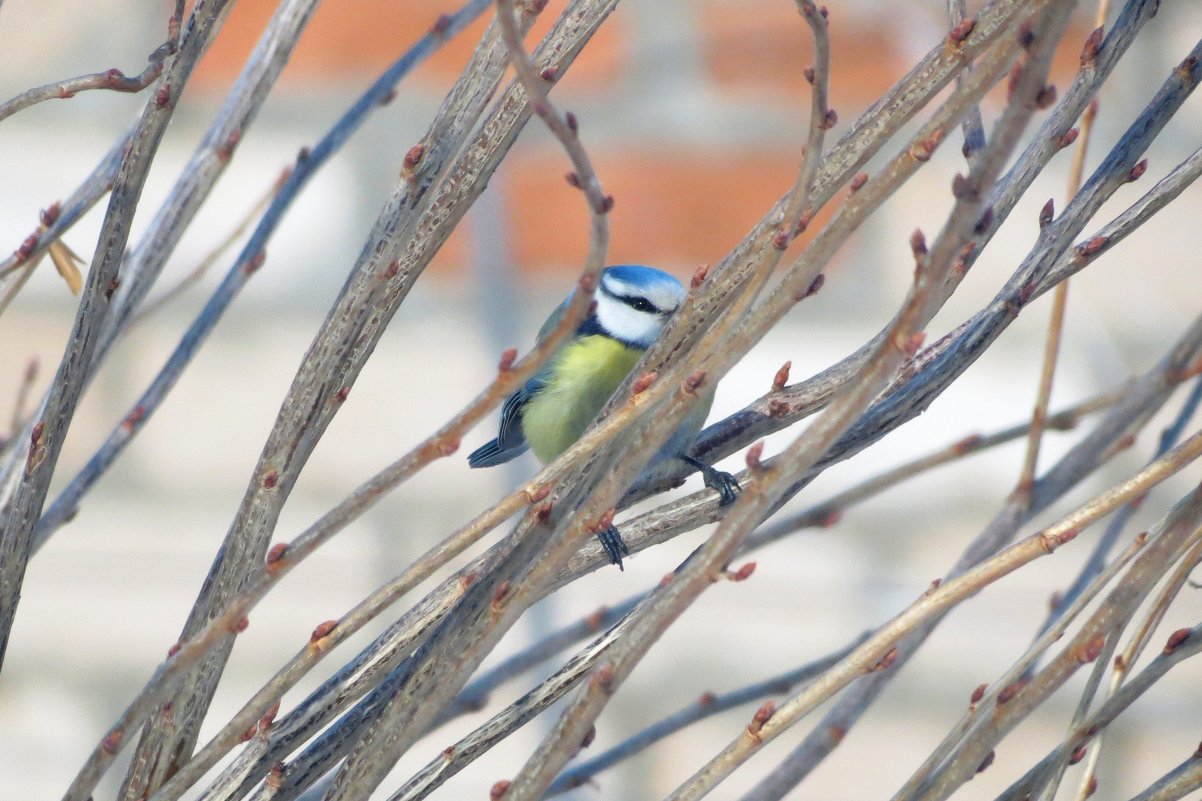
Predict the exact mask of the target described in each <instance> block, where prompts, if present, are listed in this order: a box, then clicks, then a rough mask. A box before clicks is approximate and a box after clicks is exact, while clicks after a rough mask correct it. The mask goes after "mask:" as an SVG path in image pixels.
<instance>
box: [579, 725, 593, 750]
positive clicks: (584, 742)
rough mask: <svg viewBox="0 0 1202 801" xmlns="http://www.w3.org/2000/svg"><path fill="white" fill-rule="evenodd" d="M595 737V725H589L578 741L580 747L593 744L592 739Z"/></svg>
mask: <svg viewBox="0 0 1202 801" xmlns="http://www.w3.org/2000/svg"><path fill="white" fill-rule="evenodd" d="M596 739H597V727H596V726H595V725H594V726H589V727H588V731H586V732H585V733H584V739H583V740H581V741H580V747H581V748H588V747H589V746H590V745H592V744H593V740H596Z"/></svg>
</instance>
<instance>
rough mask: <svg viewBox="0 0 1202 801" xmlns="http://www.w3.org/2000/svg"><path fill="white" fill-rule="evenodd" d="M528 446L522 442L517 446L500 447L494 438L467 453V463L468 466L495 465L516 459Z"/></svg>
mask: <svg viewBox="0 0 1202 801" xmlns="http://www.w3.org/2000/svg"><path fill="white" fill-rule="evenodd" d="M528 447H529V446H527V445H525V444H522V445H521V446H520V447H517V448H502V447H501V443H500V442H498V441H497V440H495V439H494V440H492V441H490V442H488V443H486V444H484V445H481V446H480V447H479V448H476V450H474V451H472V452H471V453H470V454H468V457H467V463H468V466H469V467H496V466H497V465H499V464H504V463H505V462H508V461H509V460H510V459H516V458H517V457H518V456H520V455H521V454H523V453H525V452H526V450H527V448H528Z"/></svg>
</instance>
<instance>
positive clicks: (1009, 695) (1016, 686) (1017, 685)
mask: <svg viewBox="0 0 1202 801" xmlns="http://www.w3.org/2000/svg"><path fill="white" fill-rule="evenodd" d="M1025 684H1026V682H1025V681H1023V680H1022V679H1019V680H1018V681H1016V682H1014V683H1013V684H1011V685H1010V686H1009V687H1005V688H1003V689H1002V691H1001V692H1000V693H998V694H997V705H998V706H1001V705H1002V704H1004V703H1007V702H1008V701H1010V700H1012V699H1013V698H1014V696H1016V695H1018V691H1019V690H1021V689H1022V688H1023V686H1024V685H1025Z"/></svg>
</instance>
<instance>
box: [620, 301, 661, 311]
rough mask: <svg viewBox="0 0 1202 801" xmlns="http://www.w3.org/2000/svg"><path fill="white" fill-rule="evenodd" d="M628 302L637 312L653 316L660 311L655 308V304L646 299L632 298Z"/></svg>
mask: <svg viewBox="0 0 1202 801" xmlns="http://www.w3.org/2000/svg"><path fill="white" fill-rule="evenodd" d="M627 302H628V303H629V304H630V307H631V308H632V309H634V310H635V311H641V312H649V313H651V314H656V313H658V312H659V309H657V308H655V304H653V303H652V302H651V301H649V300H647V299H646V298H630V299H629V300H628V301H627Z"/></svg>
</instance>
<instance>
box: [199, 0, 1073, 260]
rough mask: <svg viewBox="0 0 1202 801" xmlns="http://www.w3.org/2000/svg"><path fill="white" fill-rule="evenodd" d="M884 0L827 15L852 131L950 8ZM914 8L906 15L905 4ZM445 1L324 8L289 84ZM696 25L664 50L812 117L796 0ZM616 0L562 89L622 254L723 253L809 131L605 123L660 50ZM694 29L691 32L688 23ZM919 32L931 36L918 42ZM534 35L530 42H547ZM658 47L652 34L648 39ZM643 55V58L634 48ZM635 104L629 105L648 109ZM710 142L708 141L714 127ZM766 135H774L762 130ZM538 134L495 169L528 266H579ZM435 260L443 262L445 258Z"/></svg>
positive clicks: (757, 100) (708, 17)
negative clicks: (752, 134) (693, 57)
mask: <svg viewBox="0 0 1202 801" xmlns="http://www.w3.org/2000/svg"><path fill="white" fill-rule="evenodd" d="M563 5H564V0H554V2H552V3H551V4H550V5H549V6H548V8H547V10H546V11H545V12H544V13H543V15H542V19H541V20H540V21H539V24H538V27H536V29H535V33H534V37H537V36H540V35H541V34H542V33H543V32H545V30H546V29H547V28H548V27H549V26H550V24H551V22H552V20H553V19H554V17H555V16H556V15H557V14H558V12H559V11H560V10H561V9H562V7H563ZM936 5H937V6H938V7H937V8H936V7H935V6H934V5H933V6H932V7H931V8H930V9H926V10H925V12H926V14H927V16H926V17H925V18H922V19H920V20H918V22H921V24H917V25H915V24H911V23H912V22H914V20H912V19H911V18H910V17H909V16H908V15H911V14H915V13H923V10H922V9H920V8H919V6H918V4H913V3H904V4H898V5H893V4H880V5H879V6H878V7H877V9H876V10H875V11H871V10H866V9H865V8H862V7H856V8H855V9H845V10H840V9H839V7H837V6H836V7H835V10H834V12H833V13H832V17H831V44H832V78H831V98H832V105H833V106H834V107H835V108H836V109H837V110H838V111H839V112H841V113H840V117H841V120H840V123H839V124H838V126H837V127H836V128H835V129H834V131H833V132H832V135H833V136H838V134H840V133H841V132H842V131H844V130H846V126H847V124H848V123H849V122H850V120H851V119H852V118H854V116H855V114H856V113H858V112H859V111H861V110H863V109H864V108H866V107H867V106H868V105H869V104H870V103H871V102H873V101H874V100H875V99H876V98H877V97H879V96H880V95H881V94H882V93H883V92H885V91H886V90H887V89H888V88H889V87H890V86H891V85H892V84H893V83H894V82H895V81H896V80H897V79H898V78H899V77H901V76H902V75H903V74H904V73H905V72H906V70H907V69H908V68H909V67H910V66H911V63H910V62H911V60H912V59H913V58H914V54H915V53H920V52H923V51H925V50H926V49H927V47H929V46H930V45H933V44H934V41H933V40H932V39H933V37H932V34H933V33H934V32H937V31H939V30H940V28H941V26H942V21H941V19H940V18H939V17H938V16H937V14H939V13H941V9H942V4H941V3H940V4H936ZM274 6H275V0H241V2H239V3H237V4H236V5H235V6H234V10H233V11H232V12H231V16H230V18H229V20H228V21H227V23H226V25H225V28H224V29H223V31H222V33H221V35H220V37H219V39H218V41H217V43H216V44H215V46H214V47H213V49H212V50H211V51H210V53H209V54H208V55H207V56H206V57H205V59H204V61H203V62H202V65H201V68H200V70H199V72H198V75H197V81H198V85H200V86H202V87H204V86H207V87H209V88H211V89H212V90H214V91H221V90H224V88H225V87H226V86H228V84H229V82H230V81H231V80H232V79H233V77H234V76H235V75H236V74H237V71H238V69H239V68H240V66H241V64H242V63H243V61H244V59H245V57H246V55H247V54H248V53H249V52H250V50H251V48H253V46H254V43H255V40H256V39H257V37H258V35H259V32H260V31H261V30H262V28H263V26H264V24H265V23H266V21H267V19H268V17H269V16H270V13H271V11H272V9H273V7H274ZM903 6H904V13H903ZM454 8H455V4H454V3H452V2H449V0H401V1H398V0H342V2H329V3H325V4H323V5H321V6H320V7H319V8H318V10H317V12H316V13H315V15H314V18H313V20H312V21H311V23H310V26H309V28H308V30H307V31H306V32H305V34H304V37H303V38H302V40H301V42H300V44H299V46H298V48H297V50H296V53H295V54H294V57H293V59H292V62H291V63H290V64H289V66H288V68H287V70H286V71H285V73H284V79H283V84H284V85H283V88H284V89H285V90H287V89H291V90H293V91H299V90H301V89H303V88H304V87H307V86H311V85H313V84H314V83H318V84H327V85H328V84H331V83H338V82H346V83H348V84H349V83H352V82H353V83H354V85H362V84H363V83H365V82H366V80H367V79H368V78H369V77H370V76H374V75H375V74H376V73H378V72H379V71H380V70H381V69H382V68H383V67H384V66H385V65H386V64H388V63H389V62H391V61H392V60H393V59H394V58H396V57H397V55H398V54H399V53H401V52H403V51H404V49H405V48H406V47H408V46H409V44H411V43H412V42H413V41H414V40H415V39H417V38H418V37H419V36H420V35H421V34H422V33H424V32H425V31H426V30H428V29H429V28H430V26H431V25H432V23H433V22H434V21H435V20H436V19H437V18H438V16H439V15H440V14H443V13H446V12H448V11H452V10H454ZM687 9H688V13H690V14H691V15H692V21H693V23H694V26H693V28H692V29H691V31H688V32H686V33H685V34H682V33H681V32H679V31H667V30H666V31H664V36H665V41H666V42H667V44H665V46H666V47H680V46H687V47H692V48H695V49H696V52H697V53H699V55H700V58H699V59H698V60H697V61H698V63H699V64H700V69H702V70H703V71H704V75H702V76H699V78H700V80H701V81H702V82H703V83H704V85H705V86H707V88H708V90H709V91H708V92H707V94H706V96H705V97H704V99H705V100H706V101H707V102H710V103H716V104H723V103H728V104H729V103H734V102H737V103H738V104H739V106H740V107H741V108H746V109H748V114H747V120H746V124H748V125H755V124H756V122H757V121H756V120H755V119H754V118H755V116H756V115H755V110H756V107H757V106H762V108H763V109H764V110H765V112H775V113H777V114H778V116H779V112H780V111H781V109H782V108H784V109H786V110H787V111H789V112H790V113H793V114H795V115H796V117H797V119H798V120H801V121H804V119H805V117H804V110H805V109H808V102H809V101H808V95H807V94H806V86H805V83H804V80H803V78H802V70H803V68H804V67H805V66H807V65H808V64H809V63H810V61H811V57H812V56H811V52H812V47H811V40H810V37H809V34H808V32H807V30H806V27H805V25H804V23H803V22H802V20H801V19H800V17H799V15H798V14H797V12H796V10H795V9H794V8H793V7H792V5H791V4H790V3H786V2H776V1H775V0H773V1H772V2H768V1H766V0H690V4H689V5H688V6H687ZM623 12H624V9H623V8H622V7H621V6H619V10H618V12H617V13H615V14H614V15H613V17H612V18H611V19H610V20H608V21H607V22H606V23H605V25H604V26H603V27H602V29H601V32H600V33H599V34H598V36H597V37H596V39H595V41H594V42H592V43H591V44H590V45H589V47H587V48H586V49H585V51H584V53H583V55H582V56H581V57H580V59H579V60H578V62H577V63H576V64H575V65H574V66H573V68H572V70H571V72H570V73H569V75H568V76H566V78H565V88H564V90H563V91H570V92H571V93H572V94H573V97H574V98H581V97H586V98H590V100H591V102H593V103H595V106H594V108H593V109H592V111H591V113H590V114H589V115H588V117H587V118H585V124H586V129H585V138H586V142H587V143H588V145H589V148H590V152H591V153H592V155H593V158H594V161H595V163H596V166H597V169H598V172H599V174H600V176H601V179H602V181H603V183H604V185H605V188H606V191H607V192H609V193H611V194H613V195H614V197H615V199H616V207H615V211H614V213H613V214H612V216H611V227H612V245H611V251H610V261H611V262H629V261H636V262H648V263H655V264H661V265H665V266H672V267H675V268H676V269H678V270H680V269H691V267H692V266H693V265H695V264H698V263H702V262H712V261H715V260H717V259H719V258H721V256H722V255H723V254H725V253H726V252H727V251H728V250H729V249H730V248H731V247H732V246H733V245H734V244H735V243H736V242H738V240H739V239H740V238H741V237H742V236H743V234H744V233H746V231H747V230H748V228H749V227H750V226H751V225H753V224H754V223H755V221H756V220H758V219H759V218H760V216H761V215H762V214H763V213H764V212H765V210H766V209H767V208H769V206H770V204H771V203H772V202H773V201H774V200H775V199H776V198H778V197H779V196H780V195H781V194H782V193H783V192H784V191H785V190H786V189H787V187H788V186H789V185H790V184H791V182H792V180H793V176H794V170H795V169H796V166H797V163H798V158H799V140H800V139H801V137H802V131H800V130H788V131H784V132H777V134H775V135H774V138H771V139H770V141H769V143H768V144H767V145H764V144H756V145H746V144H730V141H731V137H730V136H719V135H718V134H720V133H722V132H720V131H709V132H707V131H700V132H697V131H694V132H693V133H694V134H698V133H699V134H700V135H697V136H694V137H693V140H691V141H690V142H688V143H679V142H675V141H671V140H669V139H662V140H658V141H657V140H656V139H655V137H654V136H648V135H647V132H646V131H641V132H637V133H639V134H641V135H638V136H633V137H631V138H632V141H633V142H634V143H625V142H622V141H615V137H614V136H612V135H611V136H609V137H608V138H606V137H604V136H601V137H598V136H596V135H595V129H594V128H592V127H591V126H593V125H595V124H596V116H597V115H598V114H603V113H604V112H605V108H606V106H605V104H606V103H618V102H622V99H623V93H622V90H623V89H624V88H627V89H628V88H629V87H630V86H631V84H632V82H637V81H639V80H640V75H639V74H638V70H640V69H660V68H661V67H660V66H659V65H658V64H657V62H656V58H655V56H656V53H655V52H654V47H652V52H643V53H639V54H635V53H634V52H633V50H634V47H633V45H632V43H631V41H632V38H633V37H632V34H633V33H634V32H633V31H631V30H630V28H629V26H630V25H631V24H632V22H631V19H630V17H629V16H627V15H626V14H624V13H623ZM485 22H486V21H485V20H483V19H482V20H480V21H478V22H477V23H476V24H475V25H473V26H472V27H471V28H470V29H469V30H468V31H467V32H465V33H464V34H461V35H460V36H459V37H457V38H456V39H454V40H452V41H451V42H449V43H448V44H447V45H446V46H444V47H443V48H442V49H441V50H440V51H439V52H438V53H437V54H436V55H435V56H434V57H433V58H432V59H431V60H430V61H429V62H428V63H427V64H426V65H424V66H423V67H422V68H421V69H420V70H419V71H418V72H417V73H416V74H415V75H414V76H412V78H411V79H410V81H411V82H412V83H411V84H410V85H411V86H417V87H419V88H420V89H423V90H426V91H429V92H430V93H431V94H432V95H434V94H441V92H442V91H444V90H445V88H446V87H447V86H449V84H450V82H451V81H453V80H454V78H455V77H456V76H457V75H458V74H459V71H460V69H461V68H462V65H463V64H464V63H465V61H466V60H467V58H468V55H469V54H470V52H471V50H472V48H473V47H474V46H475V43H476V41H477V40H478V37H479V34H480V32H481V31H482V30H483V29H484V27H485ZM1086 22H1087V21H1086V20H1085V19H1084V17H1082V19H1081V23H1082V24H1081V26H1080V30H1079V31H1076V32H1074V33H1073V34H1070V36H1069V37H1068V38H1067V40H1066V41H1068V42H1069V43H1070V44H1069V45H1068V46H1066V47H1065V48H1064V52H1062V53H1061V57H1060V59H1059V60H1058V63H1057V69H1056V72H1057V74H1058V80H1060V81H1061V82H1063V81H1064V80H1066V79H1067V78H1068V76H1070V75H1071V74H1072V71H1073V70H1074V69H1075V68H1076V62H1077V49H1076V48H1077V45H1076V44H1073V43H1077V42H1081V41H1083V39H1084V38H1085V35H1086V34H1087V27H1088V26H1087V25H1086V24H1085V23H1086ZM690 33H691V34H692V35H694V36H695V37H696V38H695V40H689V41H687V42H685V43H684V45H682V44H681V42H680V37H681V36H682V35H688V34H690ZM907 35H913V36H915V37H917V38H920V39H921V41H914V42H907V41H905V36H907ZM534 37H532V38H531V41H534V40H535V38H534ZM643 47H644V49H646V45H645V44H644V45H643ZM632 55H633V56H635V57H633V58H632ZM639 113H640V112H639V109H637V108H636V109H633V110H630V109H628V110H627V111H626V114H627V115H628V116H631V117H633V118H635V119H638V118H639ZM711 133H712V134H714V136H713V137H712V138H713V140H714V142H713V143H712V144H708V145H706V144H698V142H697V141H696V140H697V139H701V140H704V139H705V137H706V135H707V134H711ZM759 139H760V140H763V137H760V138H759ZM537 142H538V145H537V146H533V145H531V144H530V143H529V142H521V143H519V145H518V146H517V147H516V148H515V151H514V153H513V155H512V157H511V158H510V159H509V160H508V161H507V162H506V164H505V165H504V166H503V167H502V169H501V170H500V171H499V172H498V174H497V177H496V178H495V179H494V180H495V183H496V184H497V185H499V186H501V187H502V190H503V191H504V194H505V197H506V200H507V204H508V205H507V209H506V211H505V214H506V222H507V230H508V231H509V234H510V241H511V243H512V245H513V249H514V254H513V255H514V257H515V259H516V260H517V262H518V263H519V264H520V265H522V266H523V267H524V268H526V269H557V268H563V267H565V266H575V265H577V264H579V262H580V260H581V258H582V257H583V254H584V252H585V244H586V242H585V239H586V236H587V216H586V213H585V208H584V203H583V200H582V199H581V198H580V196H579V193H578V192H577V191H576V190H573V189H572V188H570V187H569V186H568V185H567V184H566V183H565V182H564V178H563V176H564V173H565V172H566V171H567V170H568V161H567V159H566V157H565V156H564V154H563V153H562V152H561V151H560V150H559V149H558V148H557V147H555V145H554V144H553V143H551V142H550V141H549V140H547V139H545V138H541V139H538V140H537ZM468 255H469V254H468V250H467V246H466V244H465V242H464V237H463V235H462V234H461V233H459V232H457V233H456V234H455V235H454V236H453V238H452V240H451V241H450V242H449V243H448V245H447V246H446V248H444V250H443V252H442V253H441V254H440V256H439V258H438V259H437V261H436V264H438V265H440V266H441V267H442V268H446V267H448V266H454V265H458V264H461V263H462V262H463V260H464V259H465V258H466V257H467V256H468ZM438 272H443V270H442V269H440V270H439V271H438Z"/></svg>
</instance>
